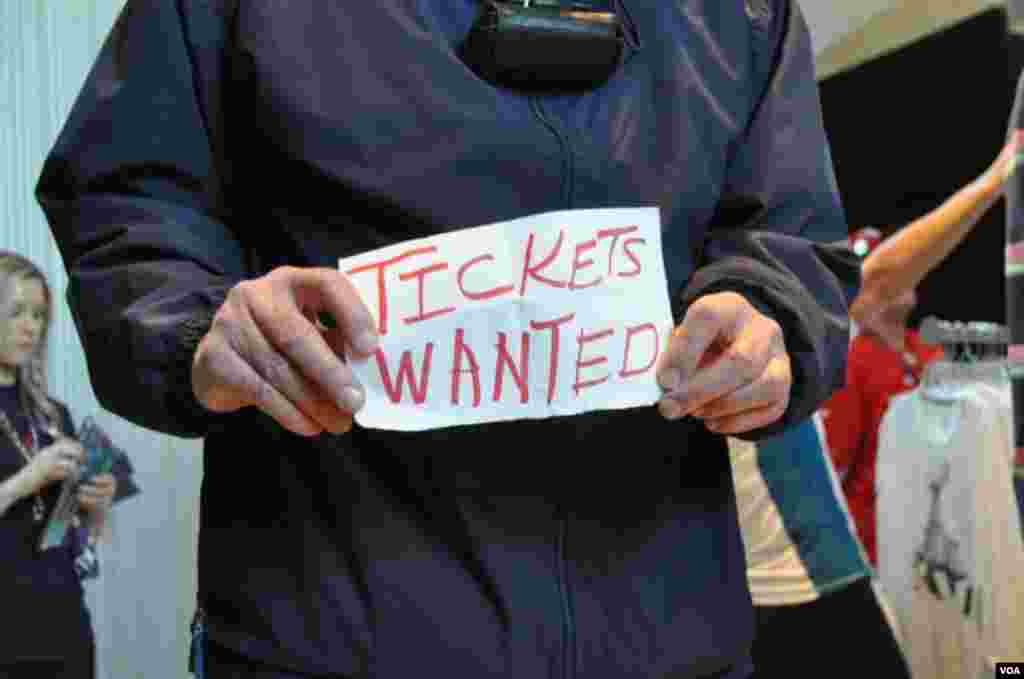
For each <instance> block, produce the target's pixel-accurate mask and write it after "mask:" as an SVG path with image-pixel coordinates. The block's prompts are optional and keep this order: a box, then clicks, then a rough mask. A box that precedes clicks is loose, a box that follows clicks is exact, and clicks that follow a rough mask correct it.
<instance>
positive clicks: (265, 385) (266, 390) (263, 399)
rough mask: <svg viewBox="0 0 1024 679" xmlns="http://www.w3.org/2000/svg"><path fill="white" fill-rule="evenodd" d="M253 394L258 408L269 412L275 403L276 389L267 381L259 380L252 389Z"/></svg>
mask: <svg viewBox="0 0 1024 679" xmlns="http://www.w3.org/2000/svg"><path fill="white" fill-rule="evenodd" d="M251 392H252V398H253V401H254V402H255V404H256V406H257V407H258V408H260V409H261V410H263V411H264V412H267V411H268V410H269V409H270V408H271V406H272V405H273V403H274V397H275V393H274V392H275V390H274V387H273V386H271V384H270V383H269V382H267V381H266V380H260V379H257V380H255V381H254V383H253V385H252V387H251Z"/></svg>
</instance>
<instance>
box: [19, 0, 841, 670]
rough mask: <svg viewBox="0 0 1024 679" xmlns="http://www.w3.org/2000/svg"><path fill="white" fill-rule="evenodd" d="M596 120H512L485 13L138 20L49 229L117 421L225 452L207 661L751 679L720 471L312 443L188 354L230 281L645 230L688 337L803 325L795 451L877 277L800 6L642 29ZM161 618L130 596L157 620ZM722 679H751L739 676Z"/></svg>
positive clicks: (676, 450) (182, 13)
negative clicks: (388, 250) (342, 263)
mask: <svg viewBox="0 0 1024 679" xmlns="http://www.w3.org/2000/svg"><path fill="white" fill-rule="evenodd" d="M620 4H621V5H624V8H625V9H626V10H627V13H628V17H629V20H630V22H631V25H632V28H633V29H634V30H635V33H636V35H637V36H638V38H639V44H640V47H639V49H638V50H635V51H630V53H629V54H628V55H627V58H626V59H625V62H624V63H623V65H622V66H621V67H620V68H619V69H618V71H617V72H616V73H615V74H614V76H613V77H612V78H611V80H610V81H609V82H607V83H606V84H604V85H603V86H602V87H600V88H598V89H596V90H593V91H590V92H587V93H584V94H576V95H558V96H555V95H551V96H532V97H531V96H524V95H522V94H517V93H514V92H511V91H507V90H501V89H498V88H495V87H493V86H491V85H489V84H487V83H486V82H484V81H482V80H480V79H479V78H477V77H476V76H475V75H474V74H473V73H472V72H471V71H470V70H469V69H467V67H466V66H464V65H463V63H462V62H461V61H460V60H459V58H458V56H457V54H456V51H455V50H456V47H457V45H458V44H459V43H460V42H461V40H462V39H463V37H464V36H465V35H466V33H467V31H468V30H469V28H470V25H471V24H472V22H473V20H474V18H475V16H476V13H477V11H478V9H479V4H478V3H477V2H476V1H475V0H372V1H370V2H354V1H351V0H347V1H344V2H300V1H297V0H289V1H287V2H284V1H282V0H233V1H231V0H161V1H160V2H152V1H145V2H144V1H141V0H139V1H135V0H129V2H128V4H127V7H126V9H125V11H124V13H123V14H122V15H121V17H120V18H119V19H118V21H117V24H116V26H115V28H114V30H113V32H112V34H111V36H110V37H109V39H108V41H107V42H106V44H105V46H104V47H103V50H102V53H101V54H100V56H99V59H98V60H97V62H96V64H95V66H94V68H93V70H92V72H91V73H90V75H89V79H88V82H87V83H86V85H85V87H84V89H83V91H82V93H81V95H80V97H79V99H78V101H77V102H76V104H75V106H74V109H73V111H72V112H71V114H70V117H69V119H68V121H67V124H66V126H65V128H64V130H63V132H62V133H61V135H60V138H59V139H58V141H57V143H56V146H55V148H54V149H53V152H52V154H51V156H50V157H49V159H48V162H47V164H46V166H45V168H44V171H43V176H42V178H41V181H40V185H39V189H38V196H39V199H40V202H41V204H42V205H43V207H44V209H45V211H46V213H47V215H48V218H49V220H50V223H51V225H52V228H53V233H54V235H55V237H56V240H57V243H58V244H59V246H60V249H61V253H62V255H63V257H64V261H65V263H66V265H67V268H68V271H69V274H70V287H69V289H68V298H69V301H70V304H71V307H72V309H73V313H74V316H75V320H76V323H77V325H78V328H79V331H80V333H81V336H82V340H83V343H84V346H85V350H86V354H87V356H88V360H89V367H90V375H91V377H92V380H93V383H94V387H95V390H96V393H97V394H98V396H99V398H100V400H101V402H102V403H103V404H104V405H105V406H107V407H108V408H110V409H111V410H113V411H114V412H117V413H119V414H121V415H123V416H124V417H127V418H128V419H130V420H132V421H134V422H137V423H139V424H142V425H144V426H147V427H150V428H153V429H157V430H160V431H164V432H168V433H171V434H177V435H182V436H205V437H206V448H205V479H204V485H203V493H202V506H201V511H202V520H201V530H200V544H199V588H200V597H201V599H202V601H203V603H204V605H205V607H206V609H207V613H208V620H209V624H210V634H211V636H212V637H213V638H214V639H215V640H217V641H219V642H220V643H222V644H225V645H228V646H231V647H233V648H235V649H237V650H239V651H241V652H242V653H244V654H247V655H250V656H252V657H255V658H260V659H264V660H266V661H268V662H273V663H277V664H279V665H282V666H286V667H291V668H293V669H295V670H298V671H308V672H311V673H312V672H324V673H328V672H334V673H342V674H345V675H351V676H358V677H364V676H366V677H369V676H373V677H385V678H389V679H390V678H396V679H398V678H406V677H410V676H425V675H426V676H435V675H436V676H450V677H484V676H487V677H509V678H515V679H522V678H526V677H529V678H530V679H540V678H541V677H587V678H588V679H604V678H607V679H625V678H626V677H645V678H648V677H681V678H682V677H703V676H707V675H711V674H714V673H717V672H721V673H722V674H721V676H728V677H740V676H744V673H745V671H746V670H745V665H746V658H747V652H748V647H749V644H750V638H751V631H752V614H751V608H750V600H749V595H748V593H747V589H746V586H745V577H744V563H743V550H742V548H741V544H740V535H739V531H738V528H737V523H736V513H735V506H734V498H733V491H732V481H731V477H730V472H729V464H728V459H727V457H726V453H725V446H724V443H723V441H722V439H721V438H720V437H718V436H713V435H711V434H709V433H708V432H707V431H706V430H705V429H704V428H703V427H702V426H700V425H699V424H698V423H696V422H695V421H693V420H691V419H687V420H685V421H681V422H674V423H670V422H667V421H664V420H663V419H662V418H661V417H660V416H659V415H658V414H657V413H656V411H655V409H654V408H643V409H633V410H629V411H622V412H611V413H594V414H588V415H582V416H577V417H571V418H561V419H559V418H556V419H550V420H543V421H528V422H512V423H500V424H492V425H487V426H479V427H472V428H470V427H464V428H454V429H446V430H441V431H433V432H420V433H394V432H384V431H370V430H364V429H361V428H358V427H357V428H356V429H355V430H354V431H353V432H352V433H351V434H349V435H346V436H330V435H323V436H319V437H316V438H313V439H305V438H302V437H299V436H295V435H292V434H290V433H288V432H286V431H283V430H282V429H281V428H280V427H279V426H277V425H276V424H275V423H274V422H273V421H272V420H271V419H269V418H268V417H266V416H264V415H262V414H261V413H259V412H256V411H253V410H251V409H247V410H244V411H242V412H239V413H235V414H231V415H222V416H212V415H210V414H209V413H205V412H204V411H203V410H202V408H200V407H199V406H198V404H197V403H196V402H195V399H194V397H193V396H192V393H191V389H190V386H189V366H190V358H191V355H190V351H191V349H192V347H194V345H195V339H196V338H197V337H198V336H199V335H201V334H202V333H203V332H205V329H206V327H207V325H208V323H209V318H210V316H211V315H212V313H213V312H214V311H215V310H216V308H217V307H218V305H219V304H220V303H221V302H222V300H223V299H224V296H225V294H226V292H227V290H228V289H229V288H230V287H231V286H233V285H234V284H236V283H237V282H239V281H241V280H243V279H247V278H252V277H256V276H259V275H261V274H264V273H266V272H268V271H270V270H271V269H273V268H275V267H277V266H280V265H284V264H289V265H297V266H312V265H317V266H330V267H334V266H336V263H337V261H338V258H339V257H345V256H349V255H352V254H355V253H358V252H363V251H366V250H369V249H372V248H377V247H381V246H384V245H388V244H392V243H395V242H398V241H402V240H405V239H409V238H413V237H420V236H425V235H428V234H432V233H439V232H443V231H448V230H453V229H459V228H463V227H466V226H474V225H479V224H489V223H493V222H497V221H502V220H508V219H512V218H515V217H520V216H524V215H528V214H532V213H538V212H544V211H549V210H555V209H566V208H591V207H609V206H647V205H657V206H659V207H660V209H661V213H662V222H663V228H664V235H663V242H664V250H665V252H664V254H665V263H666V269H667V273H668V282H669V285H670V286H671V291H672V293H673V295H674V299H675V307H676V308H675V309H674V311H675V313H676V317H677V319H678V318H680V314H681V313H682V312H683V310H684V309H685V308H686V305H687V304H688V303H689V302H690V301H692V300H693V299H695V298H696V297H698V296H700V295H702V294H705V293H709V292H713V291H721V290H736V291H739V292H742V293H743V294H745V295H747V296H748V298H749V299H751V301H752V302H753V303H754V304H756V305H758V306H759V307H760V308H761V309H762V310H764V311H765V312H766V313H769V314H771V315H772V316H773V317H774V318H776V319H777V320H778V321H779V322H780V323H781V324H782V326H783V328H784V330H785V335H786V343H787V348H788V350H789V351H790V353H791V355H792V358H793V368H794V373H795V380H796V381H795V386H794V388H793V397H792V400H791V406H790V408H789V411H788V412H787V414H786V416H785V418H784V420H783V421H782V422H780V423H779V424H777V425H775V426H773V427H770V428H766V429H764V430H762V431H759V432H752V433H751V434H750V436H751V437H758V436H761V435H764V434H767V433H771V432H774V431H778V430H779V429H780V428H782V427H784V426H786V425H787V424H789V423H793V422H795V421H797V420H799V419H801V418H803V417H805V416H807V415H808V414H809V413H810V412H811V411H812V410H813V409H814V408H815V407H816V405H817V404H818V403H819V402H821V401H822V400H823V399H824V398H825V397H826V396H827V395H828V394H829V393H830V392H831V391H832V389H833V388H834V387H835V386H836V385H838V384H839V383H840V382H841V380H842V377H843V372H844V365H845V354H846V346H847V325H846V303H847V298H848V295H849V294H850V292H851V291H852V290H853V289H854V288H855V287H856V285H857V283H858V278H857V276H858V274H857V267H856V263H855V262H854V261H853V259H852V258H850V257H848V256H846V255H845V254H844V253H843V252H841V251H840V250H837V249H833V248H831V247H829V246H826V245H824V244H823V243H825V242H827V241H838V240H841V239H843V238H845V235H846V225H845V221H844V215H843V212H842V209H841V207H840V204H839V199H838V196H837V192H836V187H835V183H834V179H833V174H832V168H831V161H830V158H829V151H828V145H827V143H826V139H825V136H824V133H823V129H822V123H821V115H820V110H819V105H818V99H817V87H816V84H815V81H814V75H813V65H812V57H811V46H810V41H809V38H808V33H807V29H806V26H805V24H804V22H803V20H802V18H801V17H800V15H799V13H798V11H797V8H796V6H795V5H791V4H790V2H788V0H749V1H748V2H747V3H746V5H744V3H741V2H722V1H721V0H679V1H677V2H664V1H662V0H624V1H623V2H622V3H620ZM141 594H143V593H140V595H141ZM730 668H732V669H730Z"/></svg>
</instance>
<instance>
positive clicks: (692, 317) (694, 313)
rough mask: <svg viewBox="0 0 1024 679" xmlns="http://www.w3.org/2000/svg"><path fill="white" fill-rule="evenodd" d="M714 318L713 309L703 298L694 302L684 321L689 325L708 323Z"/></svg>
mask: <svg viewBox="0 0 1024 679" xmlns="http://www.w3.org/2000/svg"><path fill="white" fill-rule="evenodd" d="M715 316H716V314H715V309H714V307H713V306H712V305H711V303H710V302H708V301H706V300H705V299H704V298H702V299H699V300H697V301H696V302H694V303H693V306H691V307H690V309H689V311H687V312H686V320H688V321H690V322H691V323H710V322H711V321H713V320H714V319H715ZM684 322H685V321H684Z"/></svg>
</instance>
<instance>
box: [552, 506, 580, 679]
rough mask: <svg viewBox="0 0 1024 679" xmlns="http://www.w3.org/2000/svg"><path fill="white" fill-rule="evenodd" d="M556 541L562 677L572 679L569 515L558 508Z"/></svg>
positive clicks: (573, 642) (573, 630)
mask: <svg viewBox="0 0 1024 679" xmlns="http://www.w3.org/2000/svg"><path fill="white" fill-rule="evenodd" d="M558 513H559V519H558V540H557V543H556V545H555V555H556V561H557V565H558V593H559V594H560V595H561V598H562V636H563V639H564V644H563V645H562V677H563V679H573V678H574V677H575V676H576V626H575V624H574V616H573V605H572V589H571V587H570V585H569V560H568V558H567V557H566V541H567V540H568V537H569V515H568V512H567V511H566V510H565V509H564V508H559V510H558Z"/></svg>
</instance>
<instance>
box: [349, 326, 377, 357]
mask: <svg viewBox="0 0 1024 679" xmlns="http://www.w3.org/2000/svg"><path fill="white" fill-rule="evenodd" d="M378 344H380V339H379V338H378V337H377V333H375V332H373V331H372V330H366V331H365V332H363V333H361V334H359V335H356V337H355V339H354V340H352V348H353V349H355V350H356V351H358V352H359V353H360V354H363V355H366V354H372V353H373V352H375V351H376V350H377V345H378Z"/></svg>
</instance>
